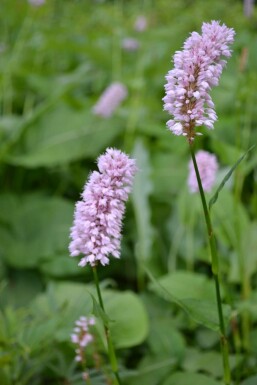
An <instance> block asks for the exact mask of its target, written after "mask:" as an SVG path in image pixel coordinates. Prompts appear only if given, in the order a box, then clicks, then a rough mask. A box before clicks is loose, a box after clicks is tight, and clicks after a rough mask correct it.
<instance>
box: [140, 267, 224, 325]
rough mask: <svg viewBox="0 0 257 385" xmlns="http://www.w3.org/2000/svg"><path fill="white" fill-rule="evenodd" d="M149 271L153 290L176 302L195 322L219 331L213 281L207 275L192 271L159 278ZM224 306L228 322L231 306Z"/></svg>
mask: <svg viewBox="0 0 257 385" xmlns="http://www.w3.org/2000/svg"><path fill="white" fill-rule="evenodd" d="M147 273H148V276H149V277H150V279H151V281H152V282H153V285H152V289H153V291H155V292H156V293H157V294H158V295H160V296H161V297H162V298H164V299H166V300H167V301H171V302H174V303H176V304H177V305H178V306H180V307H181V308H182V309H183V310H184V311H185V312H186V313H187V314H188V315H189V316H190V317H192V318H193V320H194V321H195V322H197V323H199V324H201V325H204V326H206V327H208V328H209V329H212V330H215V331H219V329H220V326H219V318H218V310H217V304H216V300H215V295H214V292H213V293H212V292H211V291H210V288H211V282H210V281H208V280H207V279H206V277H204V276H201V274H196V273H190V272H174V273H171V274H168V275H167V276H165V277H162V278H160V279H158V280H157V279H156V278H154V277H153V275H152V274H151V273H150V272H149V271H147ZM181 283H182V284H181ZM212 294H213V295H212ZM222 307H223V313H224V318H225V322H226V323H228V321H229V318H230V307H229V306H227V305H222Z"/></svg>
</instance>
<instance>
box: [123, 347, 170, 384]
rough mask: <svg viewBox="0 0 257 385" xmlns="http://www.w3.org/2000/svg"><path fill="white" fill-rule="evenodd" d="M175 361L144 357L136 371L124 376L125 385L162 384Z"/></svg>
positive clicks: (149, 356) (152, 356) (153, 356)
mask: <svg viewBox="0 0 257 385" xmlns="http://www.w3.org/2000/svg"><path fill="white" fill-rule="evenodd" d="M175 363H176V361H175V360H174V358H166V359H164V358H163V357H158V356H155V355H149V354H148V355H145V356H144V357H143V359H142V360H141V362H140V363H139V366H138V369H137V370H134V371H133V372H132V373H130V374H129V375H127V376H126V384H127V383H128V384H129V385H142V384H147V385H156V384H160V383H162V380H164V379H165V378H166V377H167V375H168V374H169V373H170V371H171V369H172V368H173V367H174V365H175Z"/></svg>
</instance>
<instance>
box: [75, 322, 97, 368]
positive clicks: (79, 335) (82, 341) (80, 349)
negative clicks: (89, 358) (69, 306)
mask: <svg viewBox="0 0 257 385" xmlns="http://www.w3.org/2000/svg"><path fill="white" fill-rule="evenodd" d="M94 324H95V319H94V318H93V317H90V318H87V317H84V316H81V317H80V318H79V319H78V320H77V321H76V322H75V328H74V329H73V333H72V334H71V342H73V343H74V344H75V345H76V350H75V352H76V357H75V361H78V362H83V360H84V348H85V347H86V346H87V345H89V344H90V343H91V342H92V341H93V340H94V337H93V335H92V333H91V332H90V326H93V325H94Z"/></svg>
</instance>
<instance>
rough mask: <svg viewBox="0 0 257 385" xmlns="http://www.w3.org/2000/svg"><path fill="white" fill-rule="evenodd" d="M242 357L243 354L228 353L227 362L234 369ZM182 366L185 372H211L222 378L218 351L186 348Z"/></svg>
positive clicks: (221, 364)
mask: <svg viewBox="0 0 257 385" xmlns="http://www.w3.org/2000/svg"><path fill="white" fill-rule="evenodd" d="M242 359H243V356H240V355H237V356H236V355H234V356H232V355H230V356H229V362H230V368H231V370H233V369H235V367H236V366H237V365H239V363H240V362H241V361H242ZM182 368H183V369H184V370H185V371H186V372H204V373H207V374H211V375H212V376H213V377H215V378H222V376H223V373H224V369H223V363H222V356H221V354H220V353H218V352H216V351H200V350H198V349H195V348H187V350H186V356H185V359H184V361H183V364H182Z"/></svg>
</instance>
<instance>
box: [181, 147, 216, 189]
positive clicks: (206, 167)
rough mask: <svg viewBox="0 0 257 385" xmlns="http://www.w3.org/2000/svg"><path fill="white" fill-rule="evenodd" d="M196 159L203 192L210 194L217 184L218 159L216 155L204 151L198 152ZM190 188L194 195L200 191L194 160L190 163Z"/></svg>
mask: <svg viewBox="0 0 257 385" xmlns="http://www.w3.org/2000/svg"><path fill="white" fill-rule="evenodd" d="M195 158H196V162H197V165H198V169H199V174H200V177H201V182H202V186H203V190H204V191H207V192H210V191H211V189H212V187H213V185H214V183H215V179H216V174H217V171H218V161H217V158H216V156H215V155H214V154H211V153H209V152H208V151H203V150H200V151H198V152H197V153H196V155H195ZM188 187H189V190H190V192H192V193H194V192H197V191H199V187H198V183H197V179H196V174H195V170H194V165H193V161H192V160H190V162H189V176H188Z"/></svg>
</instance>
